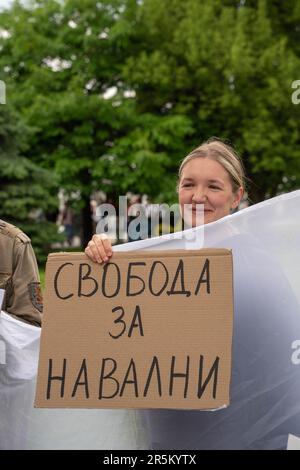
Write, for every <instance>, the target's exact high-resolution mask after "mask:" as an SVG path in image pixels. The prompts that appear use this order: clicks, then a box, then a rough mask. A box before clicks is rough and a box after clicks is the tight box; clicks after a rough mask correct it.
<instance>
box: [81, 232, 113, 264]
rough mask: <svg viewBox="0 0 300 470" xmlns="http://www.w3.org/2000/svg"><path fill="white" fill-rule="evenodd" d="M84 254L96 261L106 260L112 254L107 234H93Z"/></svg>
mask: <svg viewBox="0 0 300 470" xmlns="http://www.w3.org/2000/svg"><path fill="white" fill-rule="evenodd" d="M85 254H86V255H87V256H89V258H91V259H92V260H93V261H94V262H97V263H102V262H103V261H104V262H106V261H108V259H109V258H110V256H112V247H111V242H110V240H109V239H108V237H107V235H105V234H101V235H94V236H93V238H92V240H90V241H89V243H88V245H87V247H86V249H85Z"/></svg>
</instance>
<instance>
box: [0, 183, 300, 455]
mask: <svg viewBox="0 0 300 470" xmlns="http://www.w3.org/2000/svg"><path fill="white" fill-rule="evenodd" d="M194 233H196V234H197V240H196V241H195V240H194V241H193V240H191V239H190V238H191V234H194ZM203 236H204V244H203V246H204V247H224V248H231V249H232V251H233V259H234V303H235V320H234V342H233V370H232V383H231V405H230V406H229V407H228V408H227V409H224V410H219V411H214V412H201V411H176V410H172V411H169V410H152V411H142V412H138V413H136V412H134V411H129V410H128V411H126V410H45V409H34V408H33V401H34V390H35V379H36V371H37V360H38V350H39V334H40V330H39V329H38V328H36V327H33V326H30V325H27V324H25V323H21V322H19V321H18V320H16V319H14V318H11V317H10V316H9V315H7V314H5V312H1V315H0V343H1V345H2V349H1V351H3V345H4V349H5V351H4V352H5V359H6V361H5V362H6V363H5V364H3V360H2V361H0V416H1V420H0V448H1V449H118V448H119V449H138V448H145V447H146V446H147V445H149V447H153V448H157V449H162V448H165V449H168V448H169V449H171V448H174V449H176V448H180V449H191V448H194V449H202V448H203V449H232V448H234V449H276V448H286V445H287V439H288V435H289V434H293V435H296V436H300V377H299V376H300V364H298V365H296V364H295V363H293V362H292V360H291V358H292V354H293V352H294V353H295V351H293V349H292V344H295V341H297V340H300V191H295V192H293V193H290V194H286V195H283V196H279V197H276V198H273V199H271V200H268V201H265V202H263V203H260V204H257V205H255V206H252V207H250V208H247V209H244V210H243V211H241V212H238V213H236V214H234V215H232V216H228V217H225V218H223V219H221V220H219V221H217V222H214V223H212V224H209V225H206V226H205V227H199V228H197V229H191V230H189V231H186V232H184V233H177V234H174V235H171V236H163V237H157V238H155V239H151V240H143V241H140V242H133V243H130V244H125V245H120V246H118V247H115V248H114V249H115V251H126V250H140V249H142V250H167V249H182V248H187V249H198V248H199V247H202V244H201V239H202V237H203ZM2 354H3V353H2ZM298 357H300V354H299V356H298ZM2 359H3V357H2ZM141 418H142V419H143V422H144V426H143V427H142V426H141V423H140V419H141ZM144 428H145V430H146V431H147V439H148V440H149V444H146V441H145V436H144V433H143V431H144Z"/></svg>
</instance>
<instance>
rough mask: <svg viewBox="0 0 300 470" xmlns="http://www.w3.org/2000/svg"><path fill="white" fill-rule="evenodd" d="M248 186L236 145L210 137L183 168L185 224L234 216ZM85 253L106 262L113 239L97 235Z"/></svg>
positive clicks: (181, 184) (181, 200) (181, 190)
mask: <svg viewBox="0 0 300 470" xmlns="http://www.w3.org/2000/svg"><path fill="white" fill-rule="evenodd" d="M244 188H245V175H244V169H243V165H242V162H241V160H240V158H239V156H238V155H237V154H236V152H235V151H234V150H233V148H232V147H230V146H229V145H227V144H225V143H224V142H222V141H221V140H220V139H217V138H215V137H213V138H211V139H209V140H207V141H206V142H204V143H203V144H201V145H200V146H199V147H197V148H196V149H194V150H193V151H192V152H191V153H189V154H188V155H187V156H186V157H185V159H184V160H183V162H182V164H181V166H180V168H179V182H178V187H177V190H178V197H179V204H180V210H181V216H182V218H183V220H184V222H185V227H197V226H199V225H202V224H203V223H204V224H208V223H210V222H214V221H216V220H218V219H221V218H222V217H225V216H227V215H230V214H231V212H232V211H234V210H235V209H236V208H237V207H238V205H239V203H240V201H241V199H242V197H243V194H244ZM203 214H204V218H203V217H202V215H203ZM85 253H86V254H87V255H88V256H89V257H90V258H91V259H92V260H93V261H95V262H98V263H102V262H106V261H108V259H109V258H110V257H111V256H112V254H113V252H112V247H111V242H110V240H109V239H108V237H107V236H106V235H105V234H99V235H94V236H93V238H92V240H90V242H89V243H88V245H87V247H86V249H85Z"/></svg>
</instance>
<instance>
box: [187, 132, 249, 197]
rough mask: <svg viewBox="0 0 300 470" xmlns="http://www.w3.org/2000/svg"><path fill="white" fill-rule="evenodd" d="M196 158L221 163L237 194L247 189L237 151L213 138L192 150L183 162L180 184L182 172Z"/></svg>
mask: <svg viewBox="0 0 300 470" xmlns="http://www.w3.org/2000/svg"><path fill="white" fill-rule="evenodd" d="M195 158H210V159H211V160H215V161H216V162H218V163H220V165H222V167H223V168H224V169H225V170H226V171H227V173H228V174H229V176H230V180H231V184H232V190H233V192H234V193H235V192H236V191H237V190H238V189H239V188H240V187H242V188H243V189H244V188H245V172H244V168H243V164H242V161H241V159H240V157H239V156H238V154H237V153H236V152H235V150H234V149H233V148H232V147H231V146H230V145H228V144H225V143H224V142H222V140H220V139H218V138H216V137H212V138H210V139H208V140H207V141H206V142H203V144H201V145H200V146H199V147H197V148H195V149H194V150H192V151H191V152H190V153H189V154H188V155H187V156H186V157H185V158H184V160H183V161H182V163H181V165H180V168H179V173H178V176H179V182H180V180H181V176H182V170H183V168H184V167H185V165H186V164H187V163H189V162H190V161H191V160H194V159H195Z"/></svg>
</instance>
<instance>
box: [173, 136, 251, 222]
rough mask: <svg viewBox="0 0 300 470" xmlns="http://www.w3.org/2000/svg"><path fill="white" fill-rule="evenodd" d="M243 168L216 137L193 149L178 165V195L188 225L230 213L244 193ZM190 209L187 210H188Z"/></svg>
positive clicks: (231, 151) (232, 151) (237, 158)
mask: <svg viewBox="0 0 300 470" xmlns="http://www.w3.org/2000/svg"><path fill="white" fill-rule="evenodd" d="M244 179H245V177H244V170H243V166H242V163H241V161H240V159H239V157H238V155H237V154H236V153H235V152H234V150H233V149H232V148H231V147H230V146H228V145H226V144H224V143H223V142H221V141H219V140H217V139H210V140H208V141H207V142H205V143H204V144H202V145H200V146H199V147H197V148H196V149H195V150H193V151H192V152H191V153H190V154H189V155H187V157H185V159H184V160H183V162H182V164H181V166H180V168H179V183H178V197H179V204H180V208H181V214H182V217H183V218H184V220H185V222H186V223H187V224H188V225H190V226H191V227H196V226H198V225H199V223H198V216H199V213H201V212H202V210H203V211H204V224H207V223H210V222H214V221H215V220H218V219H221V218H222V217H225V216H226V215H229V214H230V213H231V211H232V210H234V209H236V208H237V207H238V205H239V203H240V200H241V198H242V196H243V193H244ZM187 208H190V210H187Z"/></svg>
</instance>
